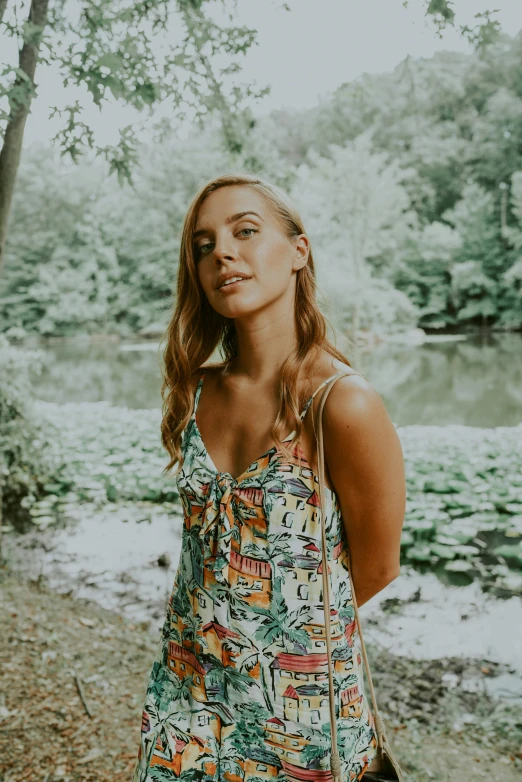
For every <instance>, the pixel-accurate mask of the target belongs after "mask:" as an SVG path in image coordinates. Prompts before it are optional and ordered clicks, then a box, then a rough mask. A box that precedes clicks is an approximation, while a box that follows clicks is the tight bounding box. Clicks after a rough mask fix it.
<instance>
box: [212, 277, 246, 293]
mask: <svg viewBox="0 0 522 782" xmlns="http://www.w3.org/2000/svg"><path fill="white" fill-rule="evenodd" d="M249 279H250V277H244V278H243V279H242V280H236V281H235V282H229V283H227V284H226V285H222V286H221V288H218V291H220V292H221V293H222V292H223V291H225V292H227V291H230V290H238V289H239V288H240V287H241V285H242V284H243V283H244V282H248V280H249Z"/></svg>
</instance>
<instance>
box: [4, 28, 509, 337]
mask: <svg viewBox="0 0 522 782" xmlns="http://www.w3.org/2000/svg"><path fill="white" fill-rule="evenodd" d="M247 115H248V116H249V121H246V120H245V121H243V123H242V126H241V127H242V132H241V143H239V144H237V145H236V146H235V147H234V149H233V150H231V149H230V148H229V147H227V145H226V144H225V143H224V141H223V134H222V132H221V127H220V122H219V120H217V119H216V118H214V119H211V118H209V119H208V120H207V121H206V122H204V123H202V124H201V123H198V125H197V126H195V127H194V128H193V129H191V131H190V133H187V132H182V131H180V130H177V129H175V128H174V127H173V128H170V129H169V128H166V129H165V130H164V133H163V134H162V137H161V138H160V139H159V140H157V141H155V142H154V143H151V144H149V145H142V146H141V147H140V148H139V152H138V155H137V161H136V165H135V167H134V170H133V173H132V177H130V178H129V179H128V180H126V179H123V181H118V178H117V177H115V176H109V170H108V163H106V162H105V161H103V160H101V159H99V158H97V159H94V160H92V159H88V156H87V157H86V158H80V159H79V160H78V162H77V163H73V162H71V160H67V159H66V158H63V157H60V155H59V154H58V152H57V151H56V149H54V148H53V147H52V146H50V145H49V146H47V145H42V144H40V145H32V146H30V147H29V148H28V149H27V150H26V151H25V153H24V155H23V156H22V162H21V166H20V170H19V174H18V178H17V184H16V189H15V193H14V200H13V206H12V214H11V220H10V228H9V233H8V238H7V245H6V253H5V265H4V269H3V274H2V277H0V331H3V332H5V334H6V336H7V337H8V338H10V339H19V338H23V337H25V336H27V335H42V336H71V335H76V334H81V333H87V334H118V335H120V336H126V335H131V334H138V333H139V334H142V335H147V334H148V333H158V332H161V331H162V330H163V328H164V327H165V325H166V323H167V321H168V314H169V311H170V308H171V305H172V294H173V281H174V279H175V276H176V269H177V260H178V252H179V237H180V232H181V225H182V220H183V217H184V213H185V210H186V208H187V205H188V202H189V201H190V199H191V197H192V195H193V194H194V192H195V191H196V190H197V188H198V187H199V186H200V185H201V183H202V182H203V181H205V180H206V179H207V178H210V177H211V176H214V175H216V174H217V173H220V172H223V171H229V170H234V171H235V170H241V171H250V172H253V173H257V174H259V175H260V176H264V177H266V178H268V179H270V180H271V181H273V182H275V183H276V184H278V185H281V186H282V187H284V188H286V189H287V190H288V191H289V193H290V194H291V196H292V197H293V199H294V202H295V203H296V205H297V206H298V208H299V210H300V211H301V214H302V215H303V219H304V222H305V226H306V227H307V232H308V235H309V237H310V239H311V243H312V249H313V252H314V258H315V263H316V267H317V268H316V271H317V278H318V286H319V292H320V295H321V296H322V301H323V304H324V307H325V309H326V310H327V312H328V314H329V316H330V319H331V320H332V321H333V322H334V323H335V326H336V327H337V328H339V329H341V331H343V332H353V330H355V331H358V330H359V329H360V330H361V331H370V332H375V333H377V334H378V333H389V332H393V331H397V330H399V331H400V330H404V329H410V328H412V327H420V328H422V329H424V330H427V331H437V332H441V331H442V332H444V331H446V332H447V331H461V330H475V329H484V328H487V329H494V330H501V331H519V330H520V329H521V328H522V256H521V249H522V34H518V35H517V36H516V37H510V36H509V35H507V34H505V33H502V34H501V35H499V36H498V38H497V39H496V40H495V41H494V42H493V43H491V44H490V45H488V46H486V47H483V48H480V49H478V50H477V51H475V53H473V54H471V55H467V54H461V53H453V52H450V51H442V52H439V53H437V54H436V55H435V56H434V57H432V58H430V59H423V58H421V59H417V60H413V59H412V58H411V57H409V56H408V57H406V58H405V59H404V60H403V61H402V62H401V63H400V64H399V65H398V66H397V67H396V68H395V70H394V71H393V72H391V73H383V74H378V75H370V74H364V75H363V76H361V77H360V78H359V79H356V80H355V81H353V82H350V83H346V84H343V85H341V86H340V87H339V88H338V89H337V90H336V91H335V92H333V93H332V94H330V95H328V96H327V97H325V98H323V99H322V100H321V102H320V103H319V104H318V105H316V106H315V107H314V108H312V109H309V110H299V111H298V110H294V111H282V110H280V111H274V112H271V113H270V114H268V115H266V116H258V117H256V116H255V115H254V114H253V113H252V112H248V113H247Z"/></svg>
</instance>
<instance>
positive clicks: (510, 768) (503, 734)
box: [0, 566, 522, 782]
mask: <svg viewBox="0 0 522 782" xmlns="http://www.w3.org/2000/svg"><path fill="white" fill-rule="evenodd" d="M0 578H1V589H2V595H3V600H2V604H3V609H2V612H1V613H0V662H1V665H0V692H1V693H3V695H2V696H0V697H1V700H0V759H1V760H0V780H1V782H58V780H60V782H109V780H110V782H129V779H130V776H131V773H132V769H133V767H134V763H135V759H136V756H137V750H138V742H139V730H140V723H141V711H142V705H143V699H144V695H145V687H146V680H147V677H148V673H149V669H150V666H151V664H152V661H153V656H154V652H155V648H156V643H157V639H158V632H159V631H157V632H151V631H150V629H149V630H147V628H146V624H145V623H136V622H132V621H129V620H128V619H125V618H123V617H122V616H121V615H119V614H117V613H116V612H114V611H109V610H107V609H104V608H102V607H101V606H100V605H98V604H97V603H95V602H93V601H88V600H84V599H78V598H74V597H72V596H71V595H70V594H60V593H58V592H56V591H54V590H52V589H50V588H49V586H48V585H47V584H46V580H45V578H38V579H34V580H31V579H30V578H27V574H21V573H16V572H14V571H13V570H12V569H10V568H9V567H7V566H4V568H3V569H2V570H1V571H0ZM372 658H373V667H374V676H375V679H376V685H377V693H378V699H379V702H380V705H381V709H382V711H383V715H384V717H385V720H386V724H387V727H388V733H389V738H390V742H391V743H392V745H393V747H394V749H395V750H396V753H397V755H398V757H399V759H400V762H401V763H402V764H403V766H404V770H405V772H406V777H407V779H408V782H429V781H430V780H434V779H436V780H437V782H446V780H447V782H450V780H451V782H471V780H476V779H484V780H488V782H497V780H498V782H500V781H501V780H502V782H516V780H519V779H520V774H521V771H522V724H520V715H519V716H518V718H517V716H516V714H512V715H511V716H510V713H509V710H508V711H506V710H505V709H501V710H499V708H498V705H497V704H496V703H495V702H494V701H493V700H492V698H491V697H490V696H489V695H487V693H486V689H485V688H484V687H483V686H481V679H484V678H490V677H496V676H498V675H499V674H501V673H502V666H500V665H498V664H495V663H490V662H488V661H480V660H464V659H462V658H459V659H446V660H437V661H431V662H430V661H424V662H419V661H411V660H408V659H407V658H397V657H394V656H393V655H391V654H389V652H387V651H386V650H384V649H375V648H373V649H372ZM471 682H474V684H473V686H470V683H471ZM517 719H518V723H517Z"/></svg>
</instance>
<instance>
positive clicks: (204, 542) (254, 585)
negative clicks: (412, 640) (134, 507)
mask: <svg viewBox="0 0 522 782" xmlns="http://www.w3.org/2000/svg"><path fill="white" fill-rule="evenodd" d="M205 372H206V369H205V368H203V369H202V372H201V376H200V379H199V383H198V387H197V390H196V394H195V400H194V410H193V413H192V417H191V419H190V421H189V424H188V426H187V427H186V429H185V431H184V432H183V436H182V444H181V445H182V452H183V455H184V462H183V465H182V468H181V470H180V471H179V472H178V474H177V475H176V481H177V484H178V489H179V494H180V498H181V501H182V504H183V510H184V523H183V529H182V545H181V553H180V560H179V565H178V569H177V572H176V576H175V579H174V586H173V589H172V593H171V596H170V600H169V604H168V609H167V614H166V618H165V622H164V625H163V628H162V631H161V636H160V639H159V643H158V647H157V653H156V657H155V661H154V663H153V665H152V670H151V672H150V676H149V680H148V685H147V692H146V698H145V704H144V710H143V716H142V724H141V741H140V745H139V750H138V760H137V763H136V767H135V770H134V774H133V777H132V782H150V781H151V780H177V779H179V780H183V781H184V782H192V781H193V780H198V781H199V780H201V782H225V781H226V782H243V780H245V781H246V782H261V781H262V780H263V781H264V780H278V781H279V782H283V781H284V782H304V781H305V780H307V781H309V782H323V781H324V782H327V781H328V780H332V774H331V771H330V749H331V741H330V710H329V693H328V661H327V654H326V632H325V619H324V605H323V594H322V566H321V557H322V554H321V549H322V539H321V526H320V525H321V509H320V500H319V494H318V491H319V486H318V484H319V479H318V477H317V476H316V475H315V474H314V473H313V472H312V470H311V468H310V466H309V463H308V462H307V461H306V460H305V459H304V453H303V451H302V450H301V448H300V445H299V444H298V443H297V444H296V445H295V446H293V447H292V454H293V456H292V458H291V459H290V460H287V459H286V458H285V457H284V455H283V454H281V452H280V451H278V450H277V448H276V446H273V447H272V448H271V449H270V450H268V451H267V452H266V453H264V454H263V455H262V456H260V457H259V458H258V459H257V460H256V461H255V462H253V463H252V464H251V465H250V466H249V467H248V468H247V469H246V470H245V471H244V472H243V473H242V474H241V475H239V476H238V477H237V478H233V477H232V475H231V474H230V473H228V472H220V471H219V470H218V469H217V468H216V466H215V465H214V463H213V462H212V459H211V458H210V456H209V454H208V452H207V450H206V447H205V445H204V443H203V440H202V438H201V434H200V432H199V429H198V425H197V422H196V410H197V405H198V401H199V397H200V394H201V388H202V384H203V379H204V376H205ZM338 374H342V372H336V373H335V375H332V377H330V378H328V379H327V380H325V381H324V382H323V383H321V385H320V386H319V388H317V389H316V391H315V392H314V394H312V396H311V397H310V398H309V400H308V401H307V403H306V405H305V408H304V410H303V411H302V413H301V416H300V417H301V419H302V418H304V416H305V414H306V412H307V410H308V408H309V407H310V404H311V402H312V400H313V398H314V396H315V395H316V394H317V392H318V391H319V390H320V389H321V388H323V387H324V386H325V385H326V383H327V382H328V381H329V380H331V379H332V378H333V377H336V376H337V375H338ZM294 435H295V430H294V431H293V432H292V433H291V434H290V435H289V436H288V437H287V438H285V441H287V440H291V439H292V438H293V437H294ZM299 455H300V456H301V458H302V463H301V465H299V462H298V456H299ZM325 506H326V510H325V518H326V535H327V556H328V568H329V570H331V574H330V590H329V591H330V600H331V604H330V606H329V609H330V617H331V631H332V647H333V662H334V685H335V697H336V703H335V710H336V715H337V738H338V743H339V751H340V755H341V760H342V780H343V782H348V780H351V781H352V780H360V779H361V777H362V775H363V773H364V771H365V770H366V768H367V766H368V765H369V763H370V761H371V760H372V758H373V757H374V756H375V754H376V746H377V741H376V733H375V727H374V722H373V716H372V714H371V712H370V711H369V709H368V706H367V700H366V696H365V693H364V685H363V675H362V661H361V655H360V653H359V651H358V649H357V647H356V646H355V645H354V642H355V639H356V635H357V630H356V623H355V613H354V608H353V602H352V595H351V590H350V580H349V575H348V562H347V549H346V540H345V532H344V526H343V523H342V517H341V513H340V509H339V501H338V498H337V495H336V494H335V492H333V491H332V490H331V489H329V488H328V487H325Z"/></svg>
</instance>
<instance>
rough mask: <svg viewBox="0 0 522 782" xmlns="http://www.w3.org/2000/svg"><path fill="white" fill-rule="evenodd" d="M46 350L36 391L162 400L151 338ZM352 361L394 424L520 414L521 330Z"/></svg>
mask: <svg viewBox="0 0 522 782" xmlns="http://www.w3.org/2000/svg"><path fill="white" fill-rule="evenodd" d="M44 350H45V351H46V353H47V355H48V360H47V361H46V362H45V368H44V371H43V372H42V374H41V375H40V376H38V377H35V387H36V392H37V395H38V397H39V398H40V399H43V400H46V401H50V402H51V401H52V402H57V403H58V404H61V403H64V402H97V401H102V400H104V401H107V402H110V403H111V404H113V405H119V406H124V407H129V408H159V407H160V406H161V398H160V388H161V365H162V358H161V352H162V351H161V347H160V346H159V344H157V343H151V342H141V343H133V344H130V343H120V344H117V343H104V344H99V343H94V344H93V343H88V342H82V341H74V342H72V341H71V342H65V343H62V344H53V345H50V346H46V347H45V348H44ZM215 358H216V360H219V357H218V356H217V355H216V356H215ZM355 366H356V368H357V369H358V370H359V371H360V372H362V373H363V374H364V375H365V376H366V377H367V378H368V380H370V382H371V383H373V385H374V386H375V388H376V389H377V391H378V392H379V393H380V394H381V395H382V397H383V399H384V401H385V403H386V406H387V409H388V412H389V413H390V416H391V418H392V419H393V421H394V423H395V424H397V425H399V426H408V425H410V424H422V425H435V426H445V425H447V424H464V425H467V426H483V427H495V426H516V425H517V424H519V423H520V422H521V421H522V335H520V334H503V335H498V336H482V337H469V338H467V339H463V340H461V341H450V342H435V343H425V344H422V345H414V346H411V345H408V346H404V345H397V344H393V343H381V344H379V345H378V346H377V347H376V348H374V349H373V350H368V351H366V352H363V353H362V354H361V356H360V359H359V361H358V363H357V364H356V365H355Z"/></svg>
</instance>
